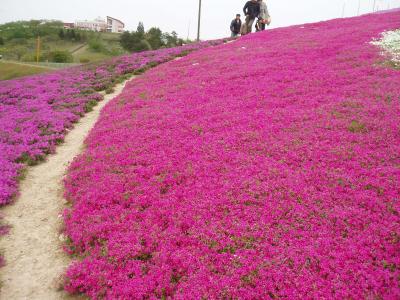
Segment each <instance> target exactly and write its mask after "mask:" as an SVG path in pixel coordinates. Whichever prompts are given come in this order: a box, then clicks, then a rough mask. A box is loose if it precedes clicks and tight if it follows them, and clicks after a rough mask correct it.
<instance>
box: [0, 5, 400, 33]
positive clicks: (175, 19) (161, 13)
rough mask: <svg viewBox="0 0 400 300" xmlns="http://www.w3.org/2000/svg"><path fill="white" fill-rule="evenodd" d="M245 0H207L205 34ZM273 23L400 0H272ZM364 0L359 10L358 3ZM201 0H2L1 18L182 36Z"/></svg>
mask: <svg viewBox="0 0 400 300" xmlns="http://www.w3.org/2000/svg"><path fill="white" fill-rule="evenodd" d="M245 2H246V1H245V0H214V1H213V0H202V25H201V39H215V38H222V37H226V36H228V35H229V34H230V33H229V24H230V21H231V20H232V19H233V18H234V16H235V14H236V13H241V12H242V8H243V6H244V4H245ZM266 2H267V5H268V8H269V11H270V14H271V18H272V24H271V26H270V28H276V27H283V26H289V25H295V24H303V23H311V22H316V21H322V20H328V19H334V18H340V17H342V16H344V17H350V16H356V15H357V14H358V11H359V13H360V14H365V13H369V12H372V10H373V3H374V2H375V9H378V10H381V9H387V8H398V7H400V0H267V1H266ZM359 3H360V10H358V5H359ZM198 4H199V0H168V1H166V0H144V1H143V0H140V1H139V0H112V1H110V0H68V1H65V0H63V1H60V0H0V24H1V23H5V22H9V21H16V20H31V19H56V20H62V21H65V22H74V21H76V20H93V19H95V18H97V17H102V18H105V17H106V16H112V17H114V18H117V19H120V20H121V21H123V22H124V23H125V24H126V29H127V30H135V29H136V27H137V24H138V23H139V21H142V22H143V23H144V26H145V28H146V29H149V28H150V27H153V26H156V27H159V28H161V29H162V30H163V31H168V32H171V31H173V30H175V31H176V32H178V35H179V36H180V37H182V38H186V37H189V38H191V39H194V38H195V37H196V35H197V14H198Z"/></svg>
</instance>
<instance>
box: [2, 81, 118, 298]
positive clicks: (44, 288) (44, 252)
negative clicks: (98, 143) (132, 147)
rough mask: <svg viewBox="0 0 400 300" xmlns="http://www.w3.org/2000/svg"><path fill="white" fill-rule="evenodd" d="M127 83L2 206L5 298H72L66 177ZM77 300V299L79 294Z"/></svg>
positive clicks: (83, 121) (33, 169)
mask: <svg viewBox="0 0 400 300" xmlns="http://www.w3.org/2000/svg"><path fill="white" fill-rule="evenodd" d="M125 84H126V82H125V83H123V84H120V85H118V86H116V87H115V92H114V93H113V94H110V95H105V98H104V100H103V101H101V102H100V103H99V104H98V105H97V106H96V107H94V110H93V111H92V112H90V113H88V114H86V116H85V117H84V118H82V119H81V120H80V121H79V122H78V123H77V124H75V127H74V129H73V130H71V131H70V132H69V133H68V134H67V136H66V138H65V143H64V144H62V145H61V146H59V147H58V148H57V153H56V154H54V155H50V156H49V157H48V159H47V160H46V162H44V163H42V164H40V165H38V166H35V167H30V168H29V169H28V173H27V176H26V178H25V179H24V180H23V181H22V182H21V184H20V196H19V197H18V199H17V200H16V201H15V203H14V204H12V205H9V206H6V207H4V208H3V209H2V213H3V214H4V215H5V220H4V221H5V223H7V224H9V225H11V230H10V233H9V234H8V235H6V236H4V237H1V238H0V249H1V251H2V254H3V255H4V257H5V260H6V266H5V267H3V268H1V269H0V280H1V290H0V298H1V299H7V300H8V299H30V300H31V299H40V300H46V299H72V297H71V296H68V295H67V294H66V293H65V292H64V291H63V290H62V288H61V286H60V283H61V280H60V278H61V277H60V276H61V274H63V271H64V270H65V269H66V267H67V266H68V265H69V263H70V262H71V260H70V258H69V257H68V256H67V255H66V254H65V253H64V252H63V250H62V241H61V240H62V236H60V233H59V232H60V228H61V226H62V219H61V218H60V214H61V212H62V211H63V209H64V208H65V203H66V202H65V200H64V198H63V183H62V180H63V177H64V175H65V174H66V171H67V168H68V166H69V164H70V163H71V161H72V160H73V158H74V157H75V156H76V155H78V154H79V153H80V152H81V151H82V150H83V142H84V139H85V137H86V136H87V134H88V133H89V131H90V129H91V128H93V126H94V125H95V123H96V121H97V119H98V117H99V115H100V111H101V109H102V108H103V107H104V106H105V105H106V104H107V103H108V102H109V101H110V100H111V99H113V98H114V97H115V96H117V95H118V94H119V93H120V92H121V91H122V90H123V88H124V86H125ZM74 299H76V298H74Z"/></svg>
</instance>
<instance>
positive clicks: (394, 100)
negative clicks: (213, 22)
mask: <svg viewBox="0 0 400 300" xmlns="http://www.w3.org/2000/svg"><path fill="white" fill-rule="evenodd" d="M399 27H400V14H399V13H398V12H394V13H387V14H380V15H368V16H363V17H359V18H352V19H341V20H333V21H329V22H323V23H317V24H308V25H304V26H293V27H289V28H284V29H277V30H271V31H267V32H263V33H259V34H253V35H249V36H246V37H244V38H241V39H239V40H238V41H236V42H234V43H231V44H229V45H224V46H218V47H215V48H209V49H205V50H202V51H200V52H197V53H194V54H191V55H189V56H187V57H185V58H183V59H181V60H179V61H176V62H173V63H168V64H164V65H162V66H159V67H157V68H156V69H153V70H151V71H150V72H148V73H146V74H145V75H144V76H143V77H142V78H140V79H138V80H135V81H134V82H132V83H131V84H129V85H128V87H127V88H126V89H125V91H124V92H123V94H122V95H121V96H119V97H118V98H117V99H115V100H114V101H113V102H111V103H110V104H109V105H108V106H107V107H106V108H105V110H104V111H103V114H102V116H101V119H100V121H99V122H98V123H97V125H96V127H95V128H94V130H93V131H92V132H91V134H90V136H89V137H88V139H87V142H86V143H87V149H86V151H85V152H84V154H82V155H81V156H80V157H78V158H77V159H76V160H75V161H74V163H73V164H72V166H71V168H70V171H69V174H68V178H67V180H66V196H67V199H68V200H69V201H70V202H71V204H72V208H71V209H70V210H68V211H66V212H65V223H66V234H67V235H68V236H69V238H70V242H69V243H68V245H69V251H70V252H71V253H73V254H74V255H77V256H78V257H80V258H81V260H79V261H77V262H76V263H75V264H73V265H72V266H71V267H70V269H69V271H68V273H67V281H66V287H67V289H68V290H69V291H71V292H81V293H84V294H86V295H88V296H90V297H91V298H94V299H97V298H106V299H116V298H121V299H122V298H123V299H143V298H163V299H167V298H176V299H238V298H241V299H268V298H287V299H294V298H298V299H305V298H310V299H319V298H321V299H322V298H325V299H332V298H335V299H345V298H353V299H361V298H367V299H395V298H399V297H400V289H399V282H398V278H399V276H400V268H399V266H400V255H399V253H400V235H399V233H400V218H399V211H400V204H399V201H398V199H399V198H400V183H399V180H398V178H400V168H399V166H400V157H399V153H400V142H399V141H400V127H399V126H400V125H399V124H400V89H399V83H400V72H399V71H398V70H394V69H390V68H387V67H385V65H384V64H383V62H384V59H385V58H383V57H381V56H380V49H378V48H377V47H375V46H373V45H371V44H370V41H371V40H372V39H373V38H377V37H379V36H380V34H381V33H382V32H383V31H385V30H394V29H396V28H399Z"/></svg>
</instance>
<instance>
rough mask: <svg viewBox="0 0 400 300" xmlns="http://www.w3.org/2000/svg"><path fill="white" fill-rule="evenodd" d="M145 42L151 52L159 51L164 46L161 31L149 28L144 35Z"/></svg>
mask: <svg viewBox="0 0 400 300" xmlns="http://www.w3.org/2000/svg"><path fill="white" fill-rule="evenodd" d="M146 40H147V41H148V42H149V44H150V46H151V48H152V49H153V50H156V49H160V48H161V47H163V46H164V42H163V40H162V31H161V30H160V29H159V28H156V27H152V28H150V29H149V31H147V33H146Z"/></svg>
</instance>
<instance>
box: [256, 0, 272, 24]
mask: <svg viewBox="0 0 400 300" xmlns="http://www.w3.org/2000/svg"><path fill="white" fill-rule="evenodd" d="M258 4H259V5H260V14H259V15H258V30H265V25H269V24H270V23H271V16H270V15H269V12H268V7H267V3H265V0H258Z"/></svg>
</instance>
